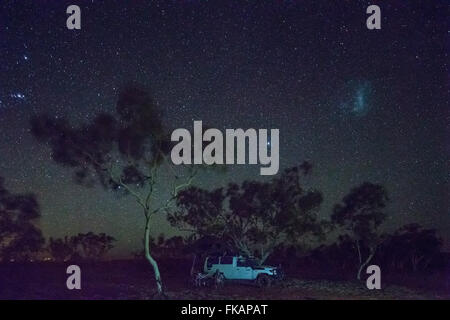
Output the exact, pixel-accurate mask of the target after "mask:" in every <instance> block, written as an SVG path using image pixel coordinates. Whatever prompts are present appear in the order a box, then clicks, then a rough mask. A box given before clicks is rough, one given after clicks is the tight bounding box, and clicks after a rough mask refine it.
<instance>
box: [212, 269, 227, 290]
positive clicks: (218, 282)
mask: <svg viewBox="0 0 450 320" xmlns="http://www.w3.org/2000/svg"><path fill="white" fill-rule="evenodd" d="M224 283H225V277H224V275H223V273H221V272H218V271H217V272H216V273H215V274H214V286H215V287H216V288H221V287H223V285H224Z"/></svg>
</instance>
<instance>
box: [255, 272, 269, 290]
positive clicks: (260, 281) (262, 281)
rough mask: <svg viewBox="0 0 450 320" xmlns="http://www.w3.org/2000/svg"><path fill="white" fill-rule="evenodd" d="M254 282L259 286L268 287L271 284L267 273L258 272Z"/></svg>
mask: <svg viewBox="0 0 450 320" xmlns="http://www.w3.org/2000/svg"><path fill="white" fill-rule="evenodd" d="M256 284H257V285H258V286H259V287H260V288H267V287H270V285H271V284H272V279H271V278H270V277H269V276H268V275H267V274H260V275H259V276H258V277H257V278H256Z"/></svg>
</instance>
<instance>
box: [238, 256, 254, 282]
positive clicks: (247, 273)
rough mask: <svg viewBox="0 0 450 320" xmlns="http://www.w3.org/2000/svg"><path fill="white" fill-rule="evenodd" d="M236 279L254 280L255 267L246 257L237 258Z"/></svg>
mask: <svg viewBox="0 0 450 320" xmlns="http://www.w3.org/2000/svg"><path fill="white" fill-rule="evenodd" d="M236 259H237V261H236V268H235V269H234V270H235V277H234V278H235V279H240V280H253V269H252V267H251V266H250V265H249V264H248V263H247V261H246V259H245V258H236Z"/></svg>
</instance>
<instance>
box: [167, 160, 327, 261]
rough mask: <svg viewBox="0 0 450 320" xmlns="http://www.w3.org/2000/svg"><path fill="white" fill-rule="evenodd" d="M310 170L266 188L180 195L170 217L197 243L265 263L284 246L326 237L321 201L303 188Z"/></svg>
mask: <svg viewBox="0 0 450 320" xmlns="http://www.w3.org/2000/svg"><path fill="white" fill-rule="evenodd" d="M306 167H308V166H306V165H305V163H304V164H302V165H300V166H296V167H292V168H289V169H286V170H285V171H284V172H283V173H282V174H281V175H280V176H278V177H276V178H274V179H272V180H270V181H268V182H260V181H244V182H243V183H242V184H241V185H238V184H234V183H232V184H229V185H228V187H227V188H226V189H224V188H219V189H215V190H212V191H208V190H204V189H200V188H197V187H191V188H189V189H186V190H184V191H182V192H180V193H179V195H178V197H177V205H178V210H176V211H174V212H172V213H171V214H169V217H168V218H169V221H170V223H171V224H172V225H174V226H177V227H179V228H180V229H181V230H185V231H190V232H192V233H194V234H195V235H196V236H197V237H199V238H201V237H215V238H216V239H222V240H223V241H227V242H228V243H230V247H233V248H234V249H235V250H237V251H239V253H240V254H243V255H246V256H253V257H256V258H258V259H259V261H260V262H261V263H262V262H264V261H265V260H266V259H267V258H268V256H269V255H270V254H271V253H272V252H273V250H275V248H276V247H277V246H278V245H280V244H281V243H298V242H299V240H302V239H303V240H304V239H305V237H307V236H309V235H312V236H319V235H323V223H321V222H320V221H319V220H318V219H317V215H316V213H317V209H318V208H319V206H320V204H321V202H322V195H321V194H320V192H318V191H315V190H309V191H306V190H304V189H303V188H302V187H301V185H300V180H301V175H302V174H306V170H304V169H303V168H306Z"/></svg>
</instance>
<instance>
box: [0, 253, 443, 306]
mask: <svg viewBox="0 0 450 320" xmlns="http://www.w3.org/2000/svg"><path fill="white" fill-rule="evenodd" d="M68 265H70V263H61V264H57V263H28V264H5V265H0V299H153V298H155V289H154V287H155V286H154V284H155V283H154V280H153V274H152V270H151V268H149V266H148V265H147V264H145V263H142V262H135V261H121V262H102V263H95V264H79V266H80V267H81V290H68V289H67V288H66V279H67V277H68V275H67V274H66V268H67V266H68ZM188 270H189V268H188V266H186V265H184V266H183V265H176V264H171V265H170V266H164V265H162V266H161V271H162V276H163V281H164V285H165V290H166V293H167V296H168V298H169V299H177V300H184V299H193V300H195V299H202V300H204V299H220V300H222V299H250V300H266V299H267V300H270V299H277V300H292V299H303V300H304V299H313V300H316V299H317V300H320V299H450V294H449V292H448V290H445V289H444V290H443V289H442V288H438V289H433V288H411V287H406V286H399V285H394V284H389V283H386V282H383V281H382V289H381V290H368V289H367V288H366V287H365V285H364V283H359V282H356V281H342V280H324V279H306V278H304V277H301V276H298V275H297V276H293V275H289V274H288V275H287V278H286V280H285V281H283V282H281V283H278V284H275V285H273V286H271V287H270V288H264V289H261V288H258V287H256V286H255V285H252V284H236V283H227V284H225V286H224V287H223V288H217V289H216V288H212V287H208V288H194V287H193V286H192V285H191V283H190V281H189V279H190V278H189V272H188Z"/></svg>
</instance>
